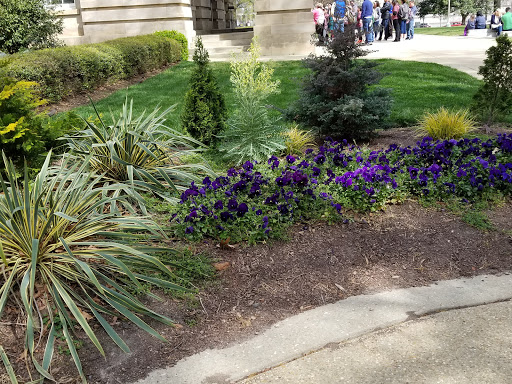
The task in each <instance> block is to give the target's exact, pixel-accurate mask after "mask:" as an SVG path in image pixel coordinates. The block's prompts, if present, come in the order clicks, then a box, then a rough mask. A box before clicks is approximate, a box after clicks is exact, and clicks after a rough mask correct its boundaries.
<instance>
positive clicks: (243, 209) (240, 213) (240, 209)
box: [236, 203, 249, 217]
mask: <svg viewBox="0 0 512 384" xmlns="http://www.w3.org/2000/svg"><path fill="white" fill-rule="evenodd" d="M248 211H249V208H248V207H247V204H245V203H241V204H240V205H239V206H238V209H237V212H236V215H237V216H238V217H244V215H245V214H246V213H247V212H248Z"/></svg>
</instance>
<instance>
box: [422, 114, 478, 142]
mask: <svg viewBox="0 0 512 384" xmlns="http://www.w3.org/2000/svg"><path fill="white" fill-rule="evenodd" d="M475 129H476V122H475V121H474V120H473V119H472V118H471V116H470V113H469V110H467V109H460V110H458V111H450V110H447V109H445V108H444V107H441V108H439V110H438V111H437V112H434V113H430V112H426V113H425V114H424V115H423V117H422V118H421V120H420V123H419V126H418V127H417V133H418V136H430V137H432V138H433V139H434V140H446V139H460V138H461V137H463V136H464V135H466V134H468V133H469V132H472V131H474V130H475Z"/></svg>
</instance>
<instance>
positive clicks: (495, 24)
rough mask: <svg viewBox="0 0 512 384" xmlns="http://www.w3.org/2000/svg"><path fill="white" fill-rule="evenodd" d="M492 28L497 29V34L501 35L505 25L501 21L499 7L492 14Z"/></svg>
mask: <svg viewBox="0 0 512 384" xmlns="http://www.w3.org/2000/svg"><path fill="white" fill-rule="evenodd" d="M491 29H492V30H493V31H496V36H499V35H501V31H502V30H503V25H502V23H501V14H500V10H499V9H497V10H495V11H494V13H493V14H492V16H491Z"/></svg>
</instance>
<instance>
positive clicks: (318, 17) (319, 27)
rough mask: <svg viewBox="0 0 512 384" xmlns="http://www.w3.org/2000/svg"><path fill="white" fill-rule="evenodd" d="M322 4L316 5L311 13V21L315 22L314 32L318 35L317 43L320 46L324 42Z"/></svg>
mask: <svg viewBox="0 0 512 384" xmlns="http://www.w3.org/2000/svg"><path fill="white" fill-rule="evenodd" d="M323 7H324V6H323V5H322V3H317V4H316V6H315V9H313V10H312V11H311V12H313V21H314V22H315V31H316V34H317V35H318V41H319V42H320V44H323V42H324V24H325V14H324V10H323Z"/></svg>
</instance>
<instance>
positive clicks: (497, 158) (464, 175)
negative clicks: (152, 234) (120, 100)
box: [171, 134, 512, 241]
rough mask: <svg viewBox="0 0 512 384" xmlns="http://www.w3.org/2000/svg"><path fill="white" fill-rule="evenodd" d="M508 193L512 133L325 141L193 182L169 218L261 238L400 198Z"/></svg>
mask: <svg viewBox="0 0 512 384" xmlns="http://www.w3.org/2000/svg"><path fill="white" fill-rule="evenodd" d="M492 194H498V195H499V194H502V195H505V196H511V195H512V134H508V135H506V134H502V135H498V136H497V137H495V138H493V139H489V140H487V141H483V140H480V139H478V138H475V139H461V140H458V141H457V140H454V139H451V140H445V141H434V140H432V138H424V139H423V140H422V141H420V142H418V143H417V145H416V146H415V147H413V148H411V147H399V146H397V145H391V146H390V147H389V148H388V149H385V150H384V149H383V150H379V151H370V150H363V149H360V148H359V147H357V146H354V145H347V142H346V141H344V142H342V143H339V142H333V141H329V142H326V143H325V145H323V146H321V147H320V148H319V149H318V151H316V152H315V151H313V150H312V149H308V150H307V151H306V154H305V155H304V156H303V157H302V158H296V157H294V156H291V155H289V156H287V157H286V160H279V159H278V158H276V157H274V156H273V157H271V158H270V159H269V160H268V161H267V162H266V163H256V162H249V161H248V162H246V163H244V165H243V167H242V169H239V170H235V169H230V170H229V171H228V172H227V175H226V176H221V177H219V178H217V179H215V180H211V179H209V178H206V179H204V180H203V183H202V185H195V184H192V185H191V186H190V187H189V189H187V190H186V191H185V192H184V193H183V194H182V198H181V205H179V206H178V207H177V208H176V209H175V211H174V214H173V217H172V219H171V221H172V222H173V223H174V230H175V232H176V234H177V235H179V236H184V237H186V238H189V239H196V240H197V239H200V238H202V237H205V236H209V237H214V238H219V237H220V238H224V239H227V238H230V239H231V240H234V241H239V240H243V239H247V240H249V241H258V240H264V239H266V238H268V237H273V236H276V235H278V234H279V231H281V230H282V229H283V228H286V226H288V225H291V224H292V223H293V222H296V221H300V220H304V219H308V218H312V217H313V218H314V217H315V215H317V216H319V215H320V216H321V217H323V218H327V219H332V218H334V217H336V212H340V213H341V212H342V211H343V210H353V211H360V212H368V211H376V210H380V209H383V208H384V207H385V206H386V204H389V203H394V202H399V201H401V200H403V199H404V198H406V197H408V196H411V197H422V198H425V199H431V200H434V201H439V200H441V201H443V200H444V201H451V200H453V199H456V200H459V201H461V202H462V203H464V204H467V203H469V202H473V201H478V200H479V199H482V198H483V196H489V195H492Z"/></svg>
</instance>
